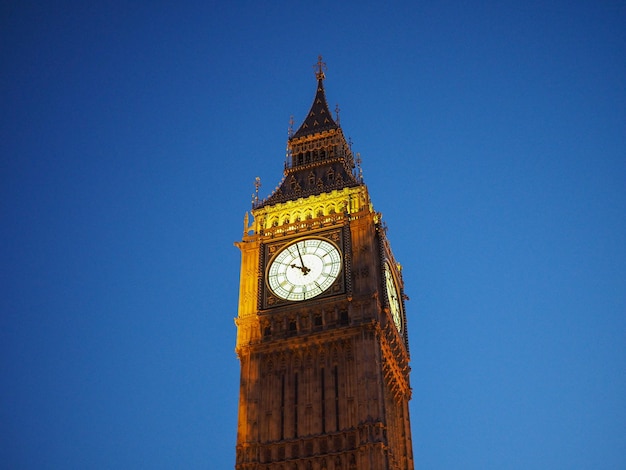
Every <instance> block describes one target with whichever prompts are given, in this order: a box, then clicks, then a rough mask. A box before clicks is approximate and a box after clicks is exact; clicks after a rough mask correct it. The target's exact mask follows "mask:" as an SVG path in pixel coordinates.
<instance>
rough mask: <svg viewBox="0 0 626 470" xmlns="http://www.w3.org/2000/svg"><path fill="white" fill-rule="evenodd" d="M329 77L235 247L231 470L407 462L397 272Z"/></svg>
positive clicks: (379, 469)
mask: <svg viewBox="0 0 626 470" xmlns="http://www.w3.org/2000/svg"><path fill="white" fill-rule="evenodd" d="M324 69H325V65H324V63H323V62H322V60H321V57H320V59H319V61H318V64H317V66H316V78H317V89H316V93H315V98H314V100H313V104H312V106H311V109H310V111H309V113H308V115H307V116H306V118H305V119H304V122H303V123H302V124H301V125H300V127H299V128H298V130H297V131H296V132H295V133H293V134H292V135H290V137H289V139H288V142H287V148H288V156H287V158H288V159H287V162H286V164H285V171H284V176H283V179H282V181H281V182H280V184H279V185H278V187H277V189H276V190H275V191H274V192H273V193H272V194H271V195H269V196H268V197H267V198H266V199H263V200H261V199H258V197H256V198H255V200H254V201H253V207H252V211H251V213H252V218H250V217H249V215H248V214H246V217H245V222H244V234H243V239H242V241H240V242H237V243H236V245H237V246H238V247H239V249H240V250H241V255H242V258H241V280H240V290H239V311H238V316H237V319H236V324H237V346H236V352H237V355H238V357H239V360H240V363H241V383H240V392H239V393H240V396H239V420H238V432H237V450H236V454H237V457H236V464H235V468H236V469H237V470H248V469H250V470H251V469H255V470H261V469H263V470H279V469H280V470H296V469H298V470H339V469H341V470H348V469H349V470H357V469H358V470H386V469H402V470H405V469H412V468H413V451H412V444H411V428H410V420H409V400H410V398H411V387H410V383H409V370H410V369H409V347H408V335H407V321H406V314H405V308H404V307H405V299H406V296H405V295H404V284H403V280H402V273H401V267H400V265H399V264H398V262H397V261H396V260H395V258H394V256H393V254H392V251H391V247H390V244H389V241H388V239H387V236H386V228H385V226H384V225H383V223H382V220H381V214H380V213H378V212H375V211H374V208H373V205H372V202H371V201H370V197H369V194H368V190H367V186H366V185H365V184H364V182H363V179H362V176H361V174H360V169H359V167H358V162H357V164H356V165H355V159H354V156H353V154H352V151H351V149H350V145H349V144H348V142H347V141H346V138H345V137H344V135H343V132H342V129H341V127H340V126H339V123H338V119H333V116H332V115H331V113H330V111H329V109H328V104H327V102H326V96H325V92H324V80H325V74H324ZM257 194H258V186H257Z"/></svg>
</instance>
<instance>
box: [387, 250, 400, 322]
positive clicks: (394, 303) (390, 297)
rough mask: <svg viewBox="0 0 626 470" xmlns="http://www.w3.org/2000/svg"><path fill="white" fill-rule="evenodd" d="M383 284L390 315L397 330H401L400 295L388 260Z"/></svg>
mask: <svg viewBox="0 0 626 470" xmlns="http://www.w3.org/2000/svg"><path fill="white" fill-rule="evenodd" d="M385 285H386V287H387V302H388V303H389V310H390V311H391V317H392V318H393V322H394V323H395V325H396V328H397V329H398V331H399V332H402V307H401V304H400V296H399V295H398V289H396V281H395V280H394V278H393V274H392V273H391V267H390V266H389V263H388V262H385Z"/></svg>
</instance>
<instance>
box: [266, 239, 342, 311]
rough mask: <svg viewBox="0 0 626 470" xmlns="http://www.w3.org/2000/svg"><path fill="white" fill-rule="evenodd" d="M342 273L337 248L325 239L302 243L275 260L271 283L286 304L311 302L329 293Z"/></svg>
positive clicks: (268, 279) (284, 249)
mask: <svg viewBox="0 0 626 470" xmlns="http://www.w3.org/2000/svg"><path fill="white" fill-rule="evenodd" d="M340 271H341V254H340V253H339V250H338V249H337V247H336V246H335V245H334V244H333V243H331V242H329V241H327V240H323V239H321V238H307V239H302V240H298V241H296V242H295V243H292V244H291V245H288V246H287V247H285V248H283V249H282V250H281V251H280V252H278V254H277V255H276V256H275V257H274V259H272V261H271V262H270V265H269V269H268V270H267V282H268V284H269V287H270V289H271V290H272V292H273V293H274V294H275V295H276V296H278V297H280V298H281V299H284V300H294V301H299V300H308V299H312V298H313V297H316V296H318V295H320V294H321V293H322V292H324V291H326V290H327V289H328V288H329V287H330V286H331V285H332V284H333V282H335V280H336V279H337V277H338V276H339V272H340Z"/></svg>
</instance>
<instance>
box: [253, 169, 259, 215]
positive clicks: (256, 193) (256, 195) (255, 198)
mask: <svg viewBox="0 0 626 470" xmlns="http://www.w3.org/2000/svg"><path fill="white" fill-rule="evenodd" d="M260 187H261V178H260V177H259V176H257V177H256V178H255V179H254V189H255V191H254V194H253V195H252V207H254V205H255V204H256V203H258V202H259V188H260Z"/></svg>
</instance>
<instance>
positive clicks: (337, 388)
mask: <svg viewBox="0 0 626 470" xmlns="http://www.w3.org/2000/svg"><path fill="white" fill-rule="evenodd" d="M334 375H335V424H336V426H337V427H336V430H337V431H339V374H338V372H337V366H335V370H334Z"/></svg>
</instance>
